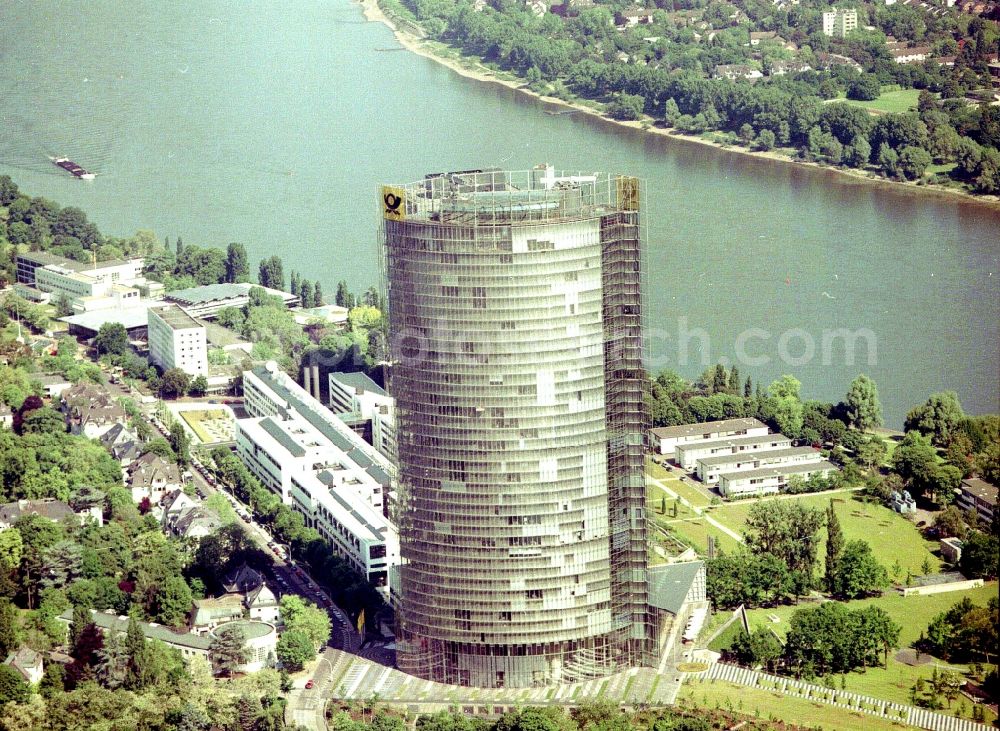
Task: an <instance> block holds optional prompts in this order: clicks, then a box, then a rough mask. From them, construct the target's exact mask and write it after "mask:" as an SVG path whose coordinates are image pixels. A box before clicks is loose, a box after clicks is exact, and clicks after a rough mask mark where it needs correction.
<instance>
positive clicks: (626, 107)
mask: <svg viewBox="0 0 1000 731" xmlns="http://www.w3.org/2000/svg"><path fill="white" fill-rule="evenodd" d="M644 103H645V99H643V98H642V97H641V96H639V95H638V94H625V93H621V94H617V95H616V96H615V98H614V99H612V100H611V101H610V102H609V103H608V107H607V112H608V116H609V117H611V118H612V119H621V120H634V119H639V117H641V116H642V108H643V105H644Z"/></svg>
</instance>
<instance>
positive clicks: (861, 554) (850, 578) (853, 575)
mask: <svg viewBox="0 0 1000 731" xmlns="http://www.w3.org/2000/svg"><path fill="white" fill-rule="evenodd" d="M834 579H835V580H834V582H833V593H834V594H836V595H837V596H840V597H842V598H844V599H858V598H860V597H863V596H868V595H871V594H877V593H879V592H881V591H882V589H884V588H886V587H887V586H888V585H889V575H888V573H887V572H886V570H885V567H884V566H882V565H881V564H880V563H879V562H878V560H877V559H876V558H875V556H874V555H873V554H872V549H871V546H870V545H868V543H867V542H866V541H848V542H847V544H846V545H845V546H844V550H843V553H842V554H841V556H840V560H839V561H838V562H837V568H836V573H835V574H834Z"/></svg>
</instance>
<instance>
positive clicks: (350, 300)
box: [334, 279, 354, 309]
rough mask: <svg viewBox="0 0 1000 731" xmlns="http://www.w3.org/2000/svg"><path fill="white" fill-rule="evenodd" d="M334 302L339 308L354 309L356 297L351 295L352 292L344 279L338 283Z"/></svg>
mask: <svg viewBox="0 0 1000 731" xmlns="http://www.w3.org/2000/svg"><path fill="white" fill-rule="evenodd" d="M334 302H335V303H336V304H337V306H338V307H346V308H347V309H351V308H352V307H354V295H353V294H351V291H350V290H349V289H348V288H347V282H345V281H344V280H343V279H341V280H340V281H339V282H337V294H336V296H335V298H334Z"/></svg>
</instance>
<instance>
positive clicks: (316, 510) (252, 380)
mask: <svg viewBox="0 0 1000 731" xmlns="http://www.w3.org/2000/svg"><path fill="white" fill-rule="evenodd" d="M243 384H244V396H245V398H244V407H245V408H246V410H247V412H248V413H250V414H251V415H252V416H253V418H250V419H240V420H238V421H237V422H236V447H237V452H238V453H239V455H240V458H241V459H242V460H243V462H244V464H246V465H247V468H248V469H249V470H250V471H251V472H253V473H254V474H255V475H256V476H257V477H258V478H259V479H260V480H261V482H262V483H264V484H265V485H266V486H267V487H268V488H269V489H270V490H272V491H273V492H275V493H276V494H280V495H281V498H282V500H283V501H284V502H285V503H286V504H288V505H291V506H292V507H293V508H294V509H295V510H296V511H298V512H299V513H301V514H302V516H303V518H304V519H305V523H306V525H307V526H309V527H312V528H315V529H316V530H317V531H319V533H320V535H322V536H323V537H324V538H325V539H326V540H327V541H329V543H330V545H331V546H332V547H333V548H334V549H335V550H336V551H337V552H338V553H339V554H340V555H341V556H343V557H344V558H346V559H347V560H348V561H349V562H350V563H351V564H352V565H353V566H354V567H355V568H356V569H357V570H358V571H359V572H360V573H362V574H363V575H365V576H367V577H368V580H369V581H371V582H372V583H373V584H375V585H376V586H379V587H385V590H386V591H388V587H389V586H390V585H391V584H392V583H394V582H393V579H394V573H395V571H396V570H397V567H398V566H399V562H400V558H399V536H398V533H397V531H396V527H395V526H394V525H393V524H392V522H391V521H390V520H389V518H388V517H386V504H385V503H386V499H387V497H386V496H387V493H388V491H389V488H390V486H391V485H392V465H391V464H390V463H389V462H388V460H386V459H385V457H384V456H383V455H381V454H379V452H377V451H376V450H375V449H374V448H373V447H372V446H371V445H369V444H367V443H366V442H365V441H364V440H363V439H362V438H361V437H360V436H358V435H357V434H356V433H355V432H353V431H352V430H351V429H350V427H348V426H347V425H346V424H344V422H343V421H341V420H340V419H339V418H338V417H337V416H336V415H334V414H333V413H331V412H330V411H329V410H328V409H326V408H325V407H324V406H323V405H322V404H321V403H320V402H319V401H317V400H316V399H314V398H313V397H312V396H310V395H309V394H307V393H306V392H305V390H303V389H302V387H301V386H299V385H298V384H297V383H295V381H294V380H292V379H291V378H290V377H288V376H287V375H286V374H284V373H282V372H281V371H279V370H278V368H277V366H276V365H275V364H273V363H269V364H267V366H265V367H263V368H258V369H254V370H253V371H247V372H246V373H244V374H243Z"/></svg>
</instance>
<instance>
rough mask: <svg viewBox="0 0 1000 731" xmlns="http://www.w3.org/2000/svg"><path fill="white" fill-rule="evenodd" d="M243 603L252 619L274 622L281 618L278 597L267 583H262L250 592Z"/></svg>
mask: <svg viewBox="0 0 1000 731" xmlns="http://www.w3.org/2000/svg"><path fill="white" fill-rule="evenodd" d="M243 605H244V606H245V607H246V609H247V613H248V614H249V615H250V619H256V620H259V621H261V622H269V623H272V624H273V623H275V622H277V621H278V620H279V619H280V618H281V611H280V608H279V606H278V597H276V596H275V594H274V592H273V591H271V589H270V588H269V587H268V586H267V584H261V585H260V586H258V587H257V588H256V589H253V590H251V591H250V592H248V593H247V595H246V598H245V599H244V601H243Z"/></svg>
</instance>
